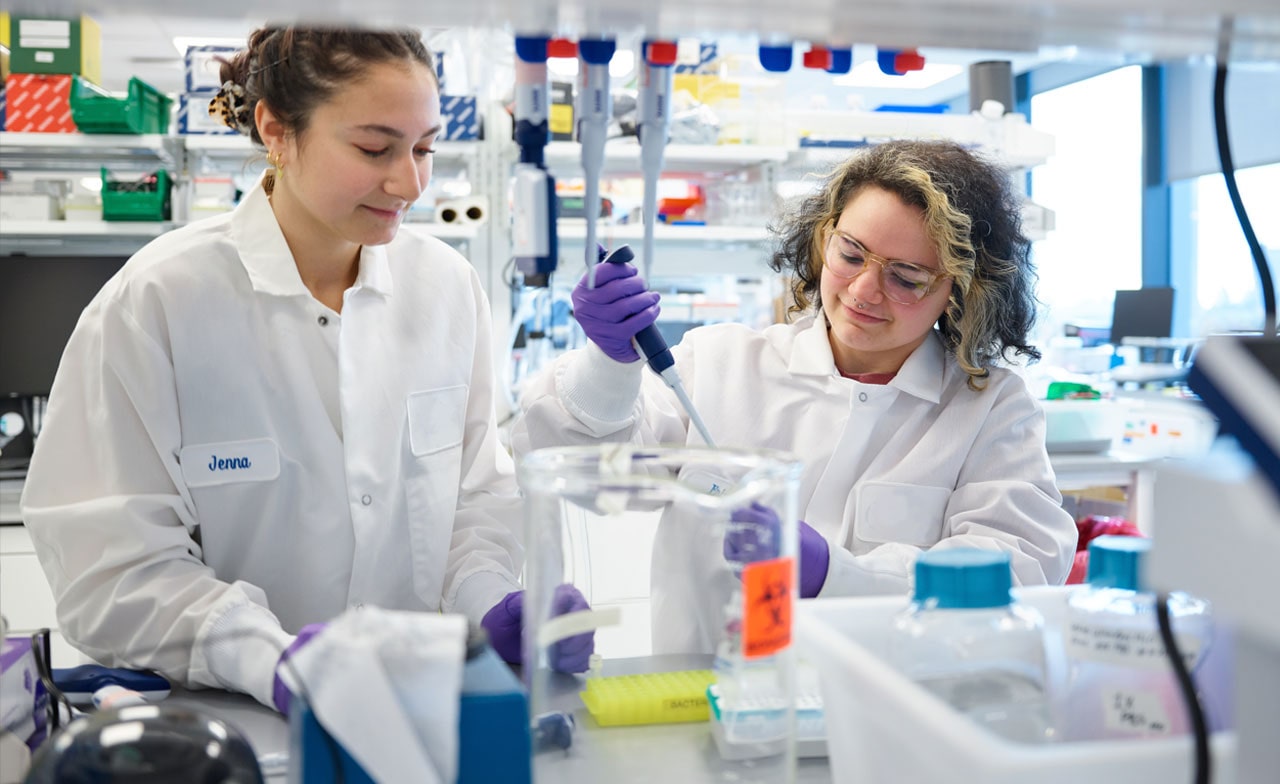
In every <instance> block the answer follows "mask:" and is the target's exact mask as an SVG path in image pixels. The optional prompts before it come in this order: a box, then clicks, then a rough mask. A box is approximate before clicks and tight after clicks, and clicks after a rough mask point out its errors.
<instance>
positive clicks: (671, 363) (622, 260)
mask: <svg viewBox="0 0 1280 784" xmlns="http://www.w3.org/2000/svg"><path fill="white" fill-rule="evenodd" d="M635 257H636V254H635V252H633V251H632V250H631V247H630V246H628V245H621V246H619V247H618V248H617V249H616V250H614V251H613V253H610V254H609V255H608V256H606V257H605V258H604V261H603V262H602V263H605V264H628V263H630V262H631V261H632V260H633V259H635ZM632 342H633V343H634V344H635V347H636V351H637V352H638V353H639V354H640V356H641V357H642V358H643V359H644V361H645V362H646V363H647V364H648V365H649V369H650V370H652V371H653V372H654V373H657V374H658V376H659V377H660V378H661V379H662V380H663V382H664V383H666V385H667V386H669V387H671V391H672V392H675V394H676V398H677V399H678V400H679V401H680V405H682V406H684V410H685V413H687V414H688V415H689V421H691V422H692V423H693V426H694V427H695V428H696V429H697V431H698V434H699V435H701V436H702V440H703V441H704V442H706V444H707V446H712V447H714V446H715V442H714V441H712V440H711V433H710V431H708V430H707V425H706V423H704V422H703V421H702V417H701V416H699V415H698V409H696V408H694V405H693V401H692V400H690V399H689V395H688V394H687V393H686V392H685V390H684V384H682V383H681V382H680V375H679V374H678V373H676V361H675V359H674V358H673V357H672V356H671V349H669V348H668V347H667V341H666V340H664V339H663V337H662V333H661V332H660V331H658V325H656V324H650V325H649V326H647V327H645V328H644V329H642V330H640V331H639V332H638V333H636V336H635V337H634V338H632Z"/></svg>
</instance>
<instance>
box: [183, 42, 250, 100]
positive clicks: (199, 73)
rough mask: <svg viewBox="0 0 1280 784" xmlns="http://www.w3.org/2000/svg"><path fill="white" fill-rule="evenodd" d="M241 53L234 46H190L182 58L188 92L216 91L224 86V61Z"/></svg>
mask: <svg viewBox="0 0 1280 784" xmlns="http://www.w3.org/2000/svg"><path fill="white" fill-rule="evenodd" d="M239 51H240V50H239V49H238V48H236V47H234V46H188V47H187V52H186V55H184V56H183V58H182V70H183V72H184V74H185V79H186V92H189V93H194V92H199V91H201V90H213V91H216V90H217V89H218V88H219V87H221V86H222V60H230V59H231V58H233V57H235V55H236V53H237V52H239Z"/></svg>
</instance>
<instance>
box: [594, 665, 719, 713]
mask: <svg viewBox="0 0 1280 784" xmlns="http://www.w3.org/2000/svg"><path fill="white" fill-rule="evenodd" d="M713 683H715V673H714V672H713V671H711V670H681V671H677V672H651V673H641V674H637V675H612V676H608V677H606V676H601V675H592V676H590V677H588V678H587V684H586V688H585V689H583V691H582V704H583V705H585V706H586V707H587V710H588V711H589V712H590V713H591V718H593V719H595V721H596V723H597V724H599V725H600V726H601V727H619V726H629V725H635V724H677V723H680V722H686V721H702V722H705V721H706V720H707V718H708V717H709V716H710V712H709V708H710V706H709V704H708V702H707V687H709V686H711V685H712V684H713Z"/></svg>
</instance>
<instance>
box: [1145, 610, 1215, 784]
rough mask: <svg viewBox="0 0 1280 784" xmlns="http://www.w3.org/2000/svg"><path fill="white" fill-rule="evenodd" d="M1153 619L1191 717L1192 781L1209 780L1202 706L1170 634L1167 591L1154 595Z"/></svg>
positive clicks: (1210, 765) (1197, 783) (1204, 783)
mask: <svg viewBox="0 0 1280 784" xmlns="http://www.w3.org/2000/svg"><path fill="white" fill-rule="evenodd" d="M1156 622H1157V624H1158V625H1159V627H1160V639H1161V640H1162V641H1163V642H1164V653H1165V656H1167V657H1168V658H1169V666H1171V667H1172V668H1173V674H1174V676H1175V677H1176V678H1177V680H1178V689H1179V690H1180V691H1181V692H1182V701H1183V702H1184V703H1185V704H1186V708H1187V716H1188V717H1189V718H1190V719H1191V732H1192V736H1193V737H1194V739H1195V744H1196V769H1195V778H1194V779H1192V780H1193V781H1194V782H1195V784H1209V779H1210V777H1211V774H1212V772H1213V759H1212V758H1211V757H1210V756H1209V730H1208V727H1207V726H1206V724H1205V720H1204V710H1203V709H1202V708H1201V707H1200V698H1199V697H1198V696H1196V683H1195V681H1194V680H1192V679H1191V673H1190V672H1189V671H1188V670H1187V663H1186V662H1185V661H1184V660H1183V658H1182V651H1180V650H1178V641H1177V639H1176V638H1174V636H1173V622H1172V621H1171V620H1170V618H1169V594H1167V593H1162V594H1159V595H1158V596H1156Z"/></svg>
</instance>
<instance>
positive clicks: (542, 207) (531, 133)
mask: <svg viewBox="0 0 1280 784" xmlns="http://www.w3.org/2000/svg"><path fill="white" fill-rule="evenodd" d="M515 65H516V86H515V98H516V100H515V140H516V144H517V145H518V146H519V147H520V162H519V163H517V164H516V166H515V183H514V186H513V190H512V206H513V209H512V215H511V217H512V224H511V246H512V251H513V253H514V255H515V259H516V267H517V268H518V269H519V270H520V272H521V273H523V274H524V277H525V282H526V283H527V284H529V285H534V286H545V285H547V283H548V276H549V275H550V274H551V273H552V272H554V271H555V268H556V257H557V255H558V254H559V252H560V251H559V248H558V247H557V236H556V182H555V179H554V178H553V177H552V176H551V174H550V173H549V172H548V171H547V166H546V160H545V151H546V146H547V139H548V138H549V136H548V122H549V121H548V113H549V109H548V101H549V99H550V98H549V92H550V84H549V82H548V76H547V39H546V38H545V37H538V36H517V37H516V60H515Z"/></svg>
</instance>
